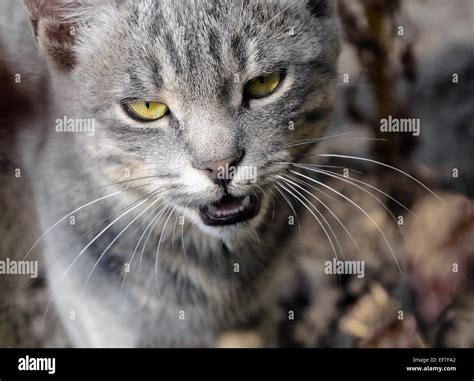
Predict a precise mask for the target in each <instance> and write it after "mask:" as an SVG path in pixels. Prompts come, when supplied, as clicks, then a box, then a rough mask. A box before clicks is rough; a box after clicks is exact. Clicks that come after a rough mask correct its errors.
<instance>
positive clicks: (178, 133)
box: [40, 0, 339, 237]
mask: <svg viewBox="0 0 474 381" xmlns="http://www.w3.org/2000/svg"><path fill="white" fill-rule="evenodd" d="M94 8H95V9H94ZM92 9H93V12H91V10H92ZM87 12H90V13H89V14H87V18H88V22H87V24H81V23H79V24H74V25H75V29H77V30H75V33H77V34H76V36H73V41H68V44H71V45H72V48H71V45H68V46H67V48H65V49H64V51H63V52H62V53H61V54H62V55H63V56H64V55H69V59H70V65H68V66H67V67H60V66H56V69H54V70H56V72H57V73H58V75H57V82H58V83H60V84H61V85H60V86H63V87H64V88H67V89H68V91H67V94H68V95H67V96H66V97H65V96H64V95H62V96H61V100H60V101H61V102H62V107H63V109H64V110H67V112H68V113H70V114H73V115H74V116H75V117H84V118H93V119H94V120H95V130H96V134H95V135H94V136H93V137H92V140H93V141H94V144H93V145H94V149H95V150H100V152H101V154H100V156H101V157H103V158H104V160H103V161H100V162H98V163H97V167H96V168H95V170H99V171H100V170H103V171H104V176H106V175H105V173H107V164H106V162H110V161H111V159H110V158H111V157H113V158H119V160H120V161H121V162H123V163H128V162H129V163H131V164H130V166H131V168H132V175H131V177H142V176H156V178H150V179H151V180H150V181H151V182H152V184H151V185H150V186H149V188H147V189H148V191H150V189H151V190H153V189H157V188H160V189H167V190H165V191H163V192H162V193H161V194H160V197H162V198H163V199H164V200H165V201H166V203H168V204H169V205H170V206H172V207H176V208H178V209H179V210H181V211H182V213H184V214H185V216H187V217H188V218H190V219H191V220H192V221H193V222H194V223H195V224H196V225H197V226H199V227H200V228H201V230H203V231H205V232H206V233H208V234H211V235H214V236H218V237H225V236H226V235H228V234H231V233H233V234H234V233H235V232H245V231H247V230H249V227H250V228H254V227H255V226H256V225H258V224H259V223H261V221H262V220H263V216H264V214H265V211H266V210H267V209H268V207H269V204H270V198H271V194H270V191H269V187H270V186H271V185H272V178H274V176H275V174H278V173H280V172H281V171H282V170H284V168H286V167H287V166H288V165H287V163H286V162H288V161H290V160H293V159H294V158H295V156H292V155H291V154H290V148H288V147H286V146H287V145H288V144H289V143H291V142H294V141H297V140H298V141H299V140H303V139H308V138H314V137H320V136H322V134H323V132H324V129H325V127H326V125H327V123H328V118H327V117H328V115H329V114H330V111H331V109H332V103H333V98H334V78H335V73H336V59H337V55H338V51H339V45H338V39H337V21H336V19H335V16H334V9H333V5H332V1H331V0H315V1H310V2H309V3H305V2H303V1H296V2H295V1H293V2H291V1H283V0H282V1H236V0H228V1H184V0H183V1H178V0H173V1H164V0H163V1H155V0H138V1H122V2H118V1H117V2H111V3H110V4H107V5H104V4H102V5H93V4H92V5H91V6H90V8H88V9H87ZM79 15H81V14H79ZM69 21H70V20H69ZM40 38H41V36H40ZM51 51H52V50H51ZM51 54H52V55H53V56H54V53H51ZM54 59H55V58H54V57H53V60H54ZM63 60H64V58H63ZM58 70H59V71H58ZM303 148H306V147H305V146H303ZM292 152H295V151H292ZM106 157H109V159H108V160H105V158H106ZM296 157H298V156H296ZM112 161H113V159H112ZM133 168H135V169H136V168H139V169H140V170H139V171H135V170H133ZM115 180H117V181H119V180H120V179H115ZM109 182H110V181H109ZM144 191H145V190H144Z"/></svg>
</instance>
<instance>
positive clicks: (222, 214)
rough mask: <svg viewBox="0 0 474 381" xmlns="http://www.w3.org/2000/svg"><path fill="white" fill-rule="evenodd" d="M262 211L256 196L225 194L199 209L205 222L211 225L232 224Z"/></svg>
mask: <svg viewBox="0 0 474 381" xmlns="http://www.w3.org/2000/svg"><path fill="white" fill-rule="evenodd" d="M259 212H260V201H259V199H258V198H257V197H255V196H251V195H248V196H245V197H234V196H230V195H227V196H224V197H223V198H221V199H220V200H219V201H218V202H216V203H213V204H209V205H207V206H204V207H201V208H200V209H199V215H200V217H201V220H202V222H203V223H204V224H206V225H210V226H219V225H231V224H236V223H237V222H242V221H246V220H248V219H250V218H252V217H255V216H256V215H257V214H258V213H259Z"/></svg>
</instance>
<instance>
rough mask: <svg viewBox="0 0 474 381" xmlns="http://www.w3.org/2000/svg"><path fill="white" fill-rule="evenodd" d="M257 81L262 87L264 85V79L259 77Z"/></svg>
mask: <svg viewBox="0 0 474 381" xmlns="http://www.w3.org/2000/svg"><path fill="white" fill-rule="evenodd" d="M258 80H259V81H260V83H261V84H262V85H263V84H264V83H265V77H259V78H258Z"/></svg>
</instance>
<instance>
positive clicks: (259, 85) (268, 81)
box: [245, 71, 282, 98]
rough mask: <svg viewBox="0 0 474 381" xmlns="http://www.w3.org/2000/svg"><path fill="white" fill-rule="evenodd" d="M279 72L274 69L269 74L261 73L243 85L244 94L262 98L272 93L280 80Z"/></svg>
mask: <svg viewBox="0 0 474 381" xmlns="http://www.w3.org/2000/svg"><path fill="white" fill-rule="evenodd" d="M281 77H282V75H281V73H280V72H279V71H276V72H274V73H272V74H269V75H261V76H260V77H257V78H255V79H252V80H251V81H249V82H247V84H246V85H245V94H246V95H247V96H248V97H250V98H263V97H266V96H267V95H270V94H272V93H273V92H274V91H275V89H276V88H277V87H278V85H279V84H280V82H281Z"/></svg>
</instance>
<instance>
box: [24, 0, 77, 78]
mask: <svg viewBox="0 0 474 381" xmlns="http://www.w3.org/2000/svg"><path fill="white" fill-rule="evenodd" d="M23 2H24V4H25V6H26V9H27V11H28V14H29V16H30V20H31V25H32V27H33V33H34V36H35V39H36V41H37V42H38V44H39V46H40V48H41V49H42V51H43V52H44V54H45V55H46V56H47V58H48V61H49V63H50V65H52V67H53V68H55V69H57V70H59V71H61V72H68V71H70V70H72V69H73V68H74V66H75V65H76V55H75V52H74V44H75V42H76V28H77V23H78V21H77V19H75V18H74V17H71V15H72V14H74V11H75V10H78V9H80V7H81V3H82V1H81V0H23Z"/></svg>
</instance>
